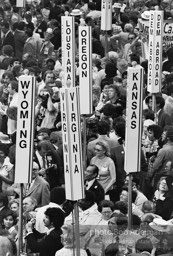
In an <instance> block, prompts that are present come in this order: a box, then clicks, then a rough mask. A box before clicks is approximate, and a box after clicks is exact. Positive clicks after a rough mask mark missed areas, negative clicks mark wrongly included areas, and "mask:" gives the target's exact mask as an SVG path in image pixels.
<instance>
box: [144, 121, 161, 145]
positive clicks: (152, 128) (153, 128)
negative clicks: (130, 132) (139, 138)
mask: <svg viewBox="0 0 173 256" xmlns="http://www.w3.org/2000/svg"><path fill="white" fill-rule="evenodd" d="M147 131H148V138H149V140H150V141H154V140H158V139H159V138H160V136H161V134H162V128H161V127H160V126H159V125H156V124H153V125H149V126H148V128H147Z"/></svg>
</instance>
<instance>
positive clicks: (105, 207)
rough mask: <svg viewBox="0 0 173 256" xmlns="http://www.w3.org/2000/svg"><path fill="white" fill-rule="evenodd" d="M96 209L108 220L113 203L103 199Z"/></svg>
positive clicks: (112, 209)
mask: <svg viewBox="0 0 173 256" xmlns="http://www.w3.org/2000/svg"><path fill="white" fill-rule="evenodd" d="M98 211H99V212H101V214H102V218H103V219H104V220H109V219H110V217H111V215H112V213H113V211H114V203H113V202H112V201H110V200H103V201H101V202H100V203H99V205H98Z"/></svg>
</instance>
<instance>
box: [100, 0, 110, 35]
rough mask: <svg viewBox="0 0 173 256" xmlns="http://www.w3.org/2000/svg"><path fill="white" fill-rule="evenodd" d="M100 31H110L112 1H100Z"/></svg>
mask: <svg viewBox="0 0 173 256" xmlns="http://www.w3.org/2000/svg"><path fill="white" fill-rule="evenodd" d="M101 30H105V31H108V30H112V0H102V9H101Z"/></svg>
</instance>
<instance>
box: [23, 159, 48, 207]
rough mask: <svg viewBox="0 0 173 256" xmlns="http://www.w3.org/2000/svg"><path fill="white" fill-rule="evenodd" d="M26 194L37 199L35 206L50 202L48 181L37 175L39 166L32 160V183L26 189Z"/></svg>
mask: <svg viewBox="0 0 173 256" xmlns="http://www.w3.org/2000/svg"><path fill="white" fill-rule="evenodd" d="M26 196H27V197H28V196H30V197H33V198H35V199H36V200H37V207H41V206H44V205H47V204H49V202H50V187H49V184H48V182H47V181H46V180H45V179H43V178H42V177H40V176H39V166H38V164H37V163H36V162H33V169H32V183H31V184H30V188H29V189H28V191H27V193H26Z"/></svg>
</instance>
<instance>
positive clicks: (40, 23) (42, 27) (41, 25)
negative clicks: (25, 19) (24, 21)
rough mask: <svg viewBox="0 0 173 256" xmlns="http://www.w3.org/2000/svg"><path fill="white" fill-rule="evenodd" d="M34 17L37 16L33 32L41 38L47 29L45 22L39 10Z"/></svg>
mask: <svg viewBox="0 0 173 256" xmlns="http://www.w3.org/2000/svg"><path fill="white" fill-rule="evenodd" d="M36 17H37V24H36V29H35V33H38V34H39V35H40V37H41V38H44V33H45V32H46V30H47V23H46V21H45V20H43V15H42V13H41V12H37V13H36Z"/></svg>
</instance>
